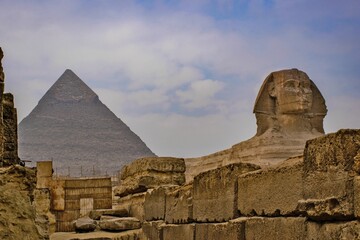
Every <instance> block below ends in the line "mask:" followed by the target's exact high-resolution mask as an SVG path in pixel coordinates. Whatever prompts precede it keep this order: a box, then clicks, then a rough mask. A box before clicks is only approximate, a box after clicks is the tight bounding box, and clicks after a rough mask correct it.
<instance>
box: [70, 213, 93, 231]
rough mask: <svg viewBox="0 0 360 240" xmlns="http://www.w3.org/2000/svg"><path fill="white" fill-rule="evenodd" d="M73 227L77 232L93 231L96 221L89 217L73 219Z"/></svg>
mask: <svg viewBox="0 0 360 240" xmlns="http://www.w3.org/2000/svg"><path fill="white" fill-rule="evenodd" d="M74 229H75V231H76V232H78V233H83V232H93V231H94V230H95V229H96V221H94V220H93V219H91V218H89V217H82V218H79V219H77V220H75V221H74Z"/></svg>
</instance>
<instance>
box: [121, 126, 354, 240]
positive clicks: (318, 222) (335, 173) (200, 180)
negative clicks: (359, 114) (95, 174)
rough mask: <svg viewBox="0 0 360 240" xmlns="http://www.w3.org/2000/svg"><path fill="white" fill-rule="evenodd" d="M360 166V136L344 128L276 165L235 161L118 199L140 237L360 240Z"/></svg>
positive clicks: (160, 239)
mask: <svg viewBox="0 0 360 240" xmlns="http://www.w3.org/2000/svg"><path fill="white" fill-rule="evenodd" d="M157 160H158V159H155V158H154V159H152V163H151V165H152V166H153V168H154V166H156V164H157V163H158V164H159V166H160V164H161V168H162V169H165V168H166V169H171V166H172V164H171V163H170V162H169V165H168V166H167V167H166V164H165V163H164V161H157ZM136 165H138V164H134V165H133V166H132V165H131V164H130V165H129V166H128V167H127V168H128V169H131V168H133V170H134V169H135V166H136ZM359 166H360V130H351V129H348V130H340V131H338V132H336V133H332V134H328V135H325V136H322V137H318V138H315V139H313V140H309V141H307V143H306V146H305V149H304V155H303V156H297V157H292V158H289V159H287V160H286V161H283V162H282V163H280V164H278V165H275V166H271V167H268V168H265V169H261V168H260V167H259V166H256V165H254V164H249V163H234V164H230V165H227V166H224V167H220V168H217V169H213V170H209V171H207V172H203V173H201V174H199V175H197V176H196V177H195V179H194V181H192V182H190V183H187V184H180V185H177V186H176V185H172V186H171V185H166V184H165V185H162V184H160V185H159V186H152V187H150V188H149V189H147V190H146V192H143V193H135V194H129V195H127V196H123V197H121V198H119V199H118V200H117V201H118V203H120V205H121V203H123V199H126V202H127V204H125V205H124V204H122V205H121V207H122V208H125V209H127V210H129V215H130V216H133V217H135V216H136V217H137V218H138V219H141V220H140V221H141V223H142V232H138V233H137V235H136V236H137V238H135V237H134V239H149V240H170V239H181V240H194V239H195V240H218V239H227V240H248V239H257V240H262V239H264V240H265V239H266V240H269V239H270V240H272V239H274V240H276V239H289V240H292V239H304V240H306V239H319V240H320V239H334V240H335V239H360V221H359V220H360V210H359V209H360V207H359V206H360V187H359V186H360V168H359ZM127 171H128V170H127ZM168 174H170V172H169V173H168ZM142 176H143V177H145V176H146V173H145V174H144V171H143V174H142ZM120 185H121V184H120ZM139 194H141V197H139ZM139 198H140V199H141V200H139ZM135 208H136V209H137V211H133V209H135ZM139 213H141V214H140V215H139ZM124 239H125V238H124Z"/></svg>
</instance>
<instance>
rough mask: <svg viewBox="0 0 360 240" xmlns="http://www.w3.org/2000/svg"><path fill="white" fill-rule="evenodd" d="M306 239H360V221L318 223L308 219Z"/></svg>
mask: <svg viewBox="0 0 360 240" xmlns="http://www.w3.org/2000/svg"><path fill="white" fill-rule="evenodd" d="M306 225H307V236H306V239H312V240H323V239H326V240H338V239H344V240H353V239H360V223H359V221H348V222H328V223H317V222H311V221H308V222H307V223H306Z"/></svg>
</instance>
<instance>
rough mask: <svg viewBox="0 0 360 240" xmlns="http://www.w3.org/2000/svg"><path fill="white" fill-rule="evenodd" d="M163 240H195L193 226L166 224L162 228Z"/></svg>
mask: <svg viewBox="0 0 360 240" xmlns="http://www.w3.org/2000/svg"><path fill="white" fill-rule="evenodd" d="M162 229H163V240H174V239H181V240H194V239H195V224H180V225H175V224H168V225H164V226H163V227H162Z"/></svg>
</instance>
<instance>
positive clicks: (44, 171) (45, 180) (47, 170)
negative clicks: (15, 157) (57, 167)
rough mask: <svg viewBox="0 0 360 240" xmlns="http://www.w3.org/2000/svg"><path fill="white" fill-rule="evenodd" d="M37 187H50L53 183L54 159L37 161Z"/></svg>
mask: <svg viewBox="0 0 360 240" xmlns="http://www.w3.org/2000/svg"><path fill="white" fill-rule="evenodd" d="M36 169H37V171H36V188H50V187H51V184H52V174H53V168H52V161H41V162H37V163H36Z"/></svg>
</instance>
